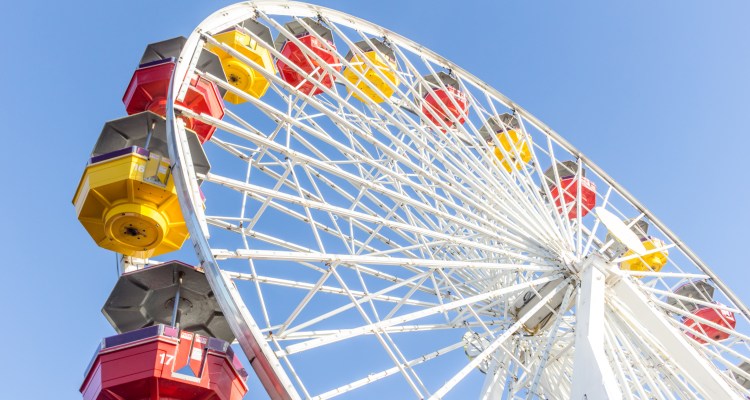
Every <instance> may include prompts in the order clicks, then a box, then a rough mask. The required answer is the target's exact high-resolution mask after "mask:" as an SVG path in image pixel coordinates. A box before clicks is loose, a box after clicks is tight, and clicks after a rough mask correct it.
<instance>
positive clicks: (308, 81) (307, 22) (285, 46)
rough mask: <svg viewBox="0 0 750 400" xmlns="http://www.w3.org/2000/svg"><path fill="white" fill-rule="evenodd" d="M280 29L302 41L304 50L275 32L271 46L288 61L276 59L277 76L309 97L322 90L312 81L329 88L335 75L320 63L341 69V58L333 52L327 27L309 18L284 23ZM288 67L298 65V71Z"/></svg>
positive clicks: (330, 35)
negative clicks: (274, 38)
mask: <svg viewBox="0 0 750 400" xmlns="http://www.w3.org/2000/svg"><path fill="white" fill-rule="evenodd" d="M284 28H286V29H287V30H288V31H289V33H291V34H292V36H294V37H295V38H296V39H297V40H298V41H299V42H300V43H301V44H302V46H303V47H304V49H303V48H301V47H300V46H299V45H298V44H297V43H295V42H294V41H292V40H291V39H289V38H288V37H287V36H285V35H284V34H281V33H279V35H278V36H277V37H276V40H275V41H274V47H275V48H276V50H277V51H278V52H279V53H281V55H283V56H284V57H286V58H287V59H288V60H289V61H288V62H287V61H285V60H282V59H277V60H276V68H277V69H278V70H279V75H280V76H281V79H283V80H284V81H285V82H286V83H288V84H290V85H292V86H294V87H295V88H297V90H299V91H300V92H302V93H305V94H307V95H311V96H314V95H317V94H320V93H323V89H322V88H320V87H319V86H316V84H315V83H318V84H319V85H321V86H324V87H326V88H329V89H330V88H332V87H333V82H334V80H335V77H334V76H333V75H332V74H331V73H330V72H329V71H328V70H327V69H326V68H324V67H323V65H324V64H325V65H327V66H328V67H330V68H332V69H334V70H335V71H341V60H339V57H338V53H337V52H336V45H335V44H334V43H333V33H332V32H331V30H330V29H328V28H326V27H325V26H323V25H322V24H321V23H319V22H317V21H315V20H313V19H311V18H302V20H301V21H297V20H294V21H291V22H288V23H286V24H285V25H284ZM310 53H312V54H310ZM313 54H314V55H313ZM315 56H317V57H320V59H317V58H316V57H315ZM292 66H296V67H298V68H299V69H301V70H302V72H298V71H296V70H295V69H294V68H293V67H292Z"/></svg>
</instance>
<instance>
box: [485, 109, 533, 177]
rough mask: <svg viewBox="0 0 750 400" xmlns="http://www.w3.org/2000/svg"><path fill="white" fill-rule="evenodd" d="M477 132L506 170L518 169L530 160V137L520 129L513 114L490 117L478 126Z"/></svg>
mask: <svg viewBox="0 0 750 400" xmlns="http://www.w3.org/2000/svg"><path fill="white" fill-rule="evenodd" d="M479 134H480V135H482V137H483V138H484V140H486V141H487V143H488V144H489V146H490V147H491V148H492V152H493V154H494V155H495V157H497V159H498V160H500V164H501V165H502V166H503V168H504V169H505V170H506V171H507V172H512V171H513V170H514V169H515V170H519V169H521V168H522V167H523V166H524V165H526V164H528V163H529V161H531V149H530V148H529V146H530V145H531V142H530V140H531V138H529V137H527V136H526V135H524V133H523V132H522V131H521V125H520V124H519V123H518V120H517V119H516V117H515V116H513V115H511V114H508V113H503V114H500V115H496V116H494V117H491V118H489V119H487V121H485V123H484V125H482V127H481V128H479Z"/></svg>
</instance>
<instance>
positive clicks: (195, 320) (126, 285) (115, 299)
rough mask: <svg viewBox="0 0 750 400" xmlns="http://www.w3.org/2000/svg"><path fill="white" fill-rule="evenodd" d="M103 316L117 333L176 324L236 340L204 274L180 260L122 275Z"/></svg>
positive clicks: (230, 340) (105, 305)
mask: <svg viewBox="0 0 750 400" xmlns="http://www.w3.org/2000/svg"><path fill="white" fill-rule="evenodd" d="M178 291H179V298H178V297H177V293H178ZM175 303H177V312H176V313H175ZM102 313H103V314H104V316H105V317H106V318H107V320H108V321H109V322H110V324H112V326H113V327H114V328H115V330H117V332H118V333H123V332H129V331H132V330H135V329H140V328H143V327H147V326H152V325H156V324H165V325H173V323H175V322H176V323H177V324H178V325H179V328H180V329H183V330H187V331H190V332H194V333H198V334H201V335H206V336H211V337H215V338H219V339H221V340H225V341H227V342H230V343H231V342H232V341H233V340H234V334H232V331H231V330H230V328H229V325H228V324H227V321H226V319H225V318H224V314H223V313H222V312H221V308H219V304H218V303H217V301H216V298H215V297H214V295H213V291H212V290H211V286H210V285H209V284H208V279H207V278H206V276H205V274H204V273H203V271H201V270H199V269H197V268H195V267H192V266H190V265H187V264H183V263H181V262H179V261H169V262H166V263H163V264H159V265H155V266H152V267H147V268H144V269H140V270H136V271H132V272H127V273H124V274H122V276H120V278H119V279H118V280H117V283H116V284H115V287H114V289H112V293H111V294H110V295H109V298H108V299H107V302H106V303H105V304H104V307H102Z"/></svg>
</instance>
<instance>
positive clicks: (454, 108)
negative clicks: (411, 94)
mask: <svg viewBox="0 0 750 400" xmlns="http://www.w3.org/2000/svg"><path fill="white" fill-rule="evenodd" d="M423 78H424V80H425V82H426V87H422V88H421V93H420V95H421V96H422V100H423V102H422V112H423V113H424V115H425V117H427V119H429V120H430V121H432V123H433V124H435V125H436V126H437V127H439V128H440V127H441V124H440V121H443V123H445V125H447V126H448V127H454V126H456V125H457V124H455V123H454V122H453V121H454V120H456V121H457V122H458V124H459V125H460V124H463V123H464V122H465V121H466V115H467V113H468V112H469V101H468V99H467V98H466V95H465V94H464V93H463V92H461V90H460V89H459V87H458V80H456V78H454V77H452V76H450V75H448V74H446V73H445V72H442V71H441V72H438V73H437V74H427V75H425V76H424V77H423ZM430 89H431V90H432V91H430Z"/></svg>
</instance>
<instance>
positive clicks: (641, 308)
mask: <svg viewBox="0 0 750 400" xmlns="http://www.w3.org/2000/svg"><path fill="white" fill-rule="evenodd" d="M258 11H262V12H263V13H266V14H271V15H284V16H292V17H311V18H314V17H316V16H318V15H321V14H322V15H325V18H326V19H327V20H329V21H331V22H334V23H335V24H338V25H340V26H345V27H348V28H352V29H356V30H360V31H364V32H367V33H370V34H373V35H376V36H382V37H387V38H388V40H389V41H390V42H392V43H395V44H397V45H398V46H400V47H401V48H404V49H408V50H410V51H411V52H413V53H415V54H418V55H419V56H420V57H423V58H425V59H428V60H430V61H431V62H433V63H435V64H437V65H442V66H443V67H444V68H446V69H449V70H452V71H454V72H456V73H457V74H459V75H460V76H461V77H462V79H464V80H465V81H470V82H472V83H473V84H474V85H475V86H476V87H477V88H481V89H482V90H483V91H485V92H486V93H488V94H489V95H491V96H492V97H493V98H494V99H495V100H496V101H498V102H500V103H502V104H503V105H505V106H506V107H507V108H508V109H511V110H513V111H514V112H515V113H516V114H517V115H518V116H520V118H521V119H522V120H523V122H526V123H529V124H531V125H533V127H534V128H535V129H537V130H538V131H540V132H543V133H544V134H545V135H547V136H548V138H551V139H552V140H554V141H555V142H556V143H557V144H558V145H559V146H561V147H563V148H564V149H565V150H567V151H568V152H569V153H570V154H572V155H575V157H576V158H577V159H578V160H579V161H580V162H582V163H585V164H586V166H587V167H588V168H589V169H590V170H592V171H593V172H595V173H596V174H597V175H598V176H599V177H600V178H601V179H602V180H604V181H606V183H607V184H608V185H610V187H611V188H612V189H613V190H614V191H615V192H617V193H618V194H619V195H620V196H621V197H622V198H624V199H625V200H627V201H628V202H630V203H631V204H632V205H633V206H634V207H635V208H636V209H637V210H638V211H640V212H641V213H642V215H643V216H645V217H646V218H648V220H649V221H650V222H651V223H652V224H653V225H654V226H656V227H657V228H658V229H660V230H661V232H662V233H663V234H664V235H665V236H666V237H667V238H668V239H669V240H670V241H671V242H672V243H673V244H674V245H675V246H677V247H678V248H679V249H680V250H681V251H682V252H683V253H684V254H685V255H686V257H687V258H688V259H689V260H690V261H692V263H694V264H695V265H696V266H697V267H698V268H699V269H700V271H701V272H702V274H704V275H705V276H706V277H708V278H710V279H711V280H712V281H713V282H714V283H715V285H716V286H717V287H718V288H719V289H720V290H721V291H722V292H723V293H724V295H725V296H726V297H727V298H728V299H729V300H730V301H731V302H732V303H733V305H734V306H735V307H736V308H737V309H738V310H739V312H741V313H742V315H744V316H745V318H750V310H749V309H748V308H747V307H746V306H745V305H744V304H743V302H742V301H741V300H740V299H739V297H737V296H736V295H735V294H734V293H733V292H732V291H731V289H729V287H728V286H726V285H725V284H724V283H723V282H722V281H721V280H720V279H719V278H718V276H716V275H715V274H714V273H713V272H712V271H711V270H710V268H708V267H707V266H706V265H705V263H704V262H703V261H702V260H701V259H700V258H699V257H698V256H697V255H696V254H695V253H694V252H692V251H691V250H690V249H689V248H688V247H687V246H686V245H685V244H684V243H683V242H682V241H681V240H680V239H679V238H678V237H677V236H676V235H675V234H674V233H673V232H672V231H670V230H669V229H668V228H667V227H666V226H665V225H664V224H662V223H661V222H660V221H659V220H658V219H657V218H656V216H655V215H653V213H651V212H650V211H649V210H648V209H647V208H646V207H644V206H643V205H642V204H640V203H639V202H638V201H637V200H636V199H635V198H634V197H633V196H632V195H631V194H630V193H629V192H628V191H626V190H625V189H624V188H622V187H621V186H620V185H619V184H618V183H617V182H615V181H614V180H612V179H611V178H610V177H609V176H608V175H607V174H606V173H605V172H604V171H602V170H601V169H600V168H599V167H598V166H596V164H595V163H593V162H592V161H591V160H589V159H588V158H587V157H585V156H584V155H583V154H582V153H581V152H580V151H578V150H577V149H576V148H575V147H573V146H572V145H571V144H570V143H568V142H567V141H566V140H565V139H564V138H563V137H562V136H561V135H559V134H558V133H556V132H555V131H554V130H552V129H551V128H549V127H548V126H547V125H545V124H544V123H543V122H541V121H540V120H539V119H537V118H536V117H534V116H533V115H532V114H531V113H529V112H527V111H526V110H524V109H523V108H522V107H521V106H519V105H518V104H516V103H514V102H513V101H512V100H510V99H509V98H507V97H506V96H504V95H503V94H502V93H500V92H498V91H497V90H495V89H494V88H492V87H490V86H488V85H486V84H485V83H483V82H482V81H480V80H479V79H477V78H476V77H474V76H473V75H472V74H470V73H469V72H468V71H465V70H463V69H462V68H460V67H459V66H457V65H455V64H453V63H451V62H449V61H447V60H445V59H444V58H442V57H440V56H439V55H437V54H436V53H434V52H432V51H430V50H428V49H425V48H424V47H422V46H420V45H419V44H417V43H414V42H413V41H410V40H409V39H406V38H404V37H402V36H400V35H398V34H396V33H394V32H391V31H388V30H386V29H384V28H382V27H380V26H378V25H375V24H372V23H370V22H367V21H363V20H361V19H358V18H356V17H353V16H350V15H348V14H345V13H341V12H338V11H335V10H331V9H327V8H324V7H319V6H314V5H310V4H304V3H296V2H289V1H280V0H258V1H254V2H246V3H239V4H236V5H232V6H229V7H226V8H224V9H221V10H219V11H217V12H215V13H214V14H212V15H211V16H209V17H208V18H206V19H205V20H204V21H203V22H202V23H201V24H200V25H199V26H198V27H197V28H196V29H195V30H194V31H193V33H192V34H191V35H190V36H189V37H188V40H187V43H186V44H185V46H184V48H183V50H182V53H181V55H180V57H179V59H178V60H177V64H176V68H175V70H174V74H173V79H172V81H171V83H170V89H169V99H171V101H169V102H167V139H168V147H169V156H170V159H172V160H174V163H175V164H174V166H173V170H172V172H173V176H174V180H175V185H176V187H177V190H178V195H179V201H180V205H181V208H182V212H183V216H184V217H185V220H186V223H187V226H188V229H189V231H190V233H191V240H192V243H193V246H194V248H195V250H196V254H197V256H198V258H199V261H200V263H201V266H202V267H203V268H204V270H205V272H206V276H207V277H208V280H209V283H210V284H211V287H212V288H213V290H214V293H215V295H216V298H217V300H218V301H219V304H220V306H221V308H222V310H223V312H224V314H225V316H226V319H227V321H228V322H229V324H230V327H231V329H232V331H233V332H234V333H235V335H236V337H237V340H238V342H239V345H240V346H241V348H242V349H243V351H244V352H245V354H246V355H247V357H248V359H249V360H250V362H251V365H252V367H253V369H254V371H255V373H256V374H257V376H258V378H259V379H260V381H261V383H262V384H263V386H264V387H265V389H266V391H267V392H268V394H269V396H270V397H271V398H272V399H301V398H303V396H302V395H301V394H300V393H298V391H297V390H296V389H295V386H294V384H293V380H292V378H290V377H289V376H288V374H287V372H286V371H285V370H284V368H283V367H282V366H281V364H280V362H279V359H278V357H277V356H276V355H275V353H274V351H273V349H272V348H271V347H270V346H269V344H268V343H267V342H266V340H265V339H264V335H263V333H262V332H261V330H260V328H259V327H258V325H257V324H256V322H255V319H254V318H253V316H252V315H251V313H250V311H249V310H248V308H247V307H246V306H245V304H244V302H243V301H242V299H241V298H240V296H239V293H238V292H237V289H236V287H235V286H234V284H233V283H232V282H231V280H230V277H229V276H228V275H227V274H226V273H223V272H222V270H221V268H220V267H219V265H218V263H217V262H216V253H215V252H214V251H213V250H212V248H211V246H210V244H209V241H208V238H207V236H208V226H207V222H206V217H205V215H204V214H203V210H202V209H201V207H200V204H201V201H200V194H199V192H198V184H197V182H198V181H199V178H202V177H198V176H196V173H195V171H194V170H193V167H192V165H191V163H190V159H191V158H190V154H189V150H188V146H187V140H186V131H185V127H184V125H183V124H182V123H181V122H180V119H179V118H176V117H175V111H176V108H175V102H177V101H178V100H179V99H181V98H182V97H183V96H184V95H185V93H186V90H187V86H188V83H189V79H184V77H187V76H190V75H191V73H192V72H193V70H194V68H195V64H196V63H197V59H198V56H199V54H200V51H201V49H202V48H203V45H204V44H205V43H206V41H207V40H210V39H208V37H207V35H206V34H207V33H209V34H210V33H216V32H220V31H222V30H224V29H227V28H229V27H231V26H234V25H236V24H238V23H240V22H241V21H243V20H246V19H248V18H251V17H253V16H254V15H255V14H256V13H257V12H258ZM291 40H294V39H291ZM300 47H302V46H300ZM386 101H390V99H386ZM391 105H392V106H393V107H397V106H398V105H397V104H391ZM179 111H180V112H182V113H183V115H184V114H188V115H190V112H189V110H185V109H180V110H179ZM196 117H204V118H205V116H198V115H196ZM212 122H214V123H215V124H216V125H218V126H222V127H224V126H223V125H221V122H220V121H212ZM226 128H227V129H230V128H229V127H226ZM579 207H580V204H579ZM240 256H241V255H240ZM264 256H269V257H270V256H272V255H269V254H265V255H264V254H262V252H258V253H255V254H252V257H255V258H262V257H264ZM282 256H286V257H293V258H295V259H300V260H309V261H317V262H332V261H338V262H340V261H342V255H336V258H335V259H334V258H326V257H325V255H311V254H306V253H297V254H292V253H290V254H287V255H274V257H282ZM248 257H249V255H248ZM362 260H363V258H362V257H359V258H357V261H360V262H361V261H362ZM343 261H346V260H343ZM377 261H378V262H382V259H379V260H377ZM393 262H394V263H402V262H404V261H403V260H393ZM450 263H451V262H450V261H440V260H435V261H434V265H435V266H446V267H450ZM498 267H502V266H501V265H498ZM612 269H613V268H612V265H609V264H608V263H607V262H606V261H604V260H603V259H599V258H596V257H595V258H592V259H590V260H588V261H587V262H586V263H584V264H582V265H580V271H578V275H579V278H580V282H581V290H580V291H579V294H578V306H577V318H578V322H577V327H578V329H576V336H575V347H576V354H575V361H574V371H588V373H587V374H584V373H578V374H576V373H574V377H573V382H572V398H584V395H585V396H587V398H589V399H593V398H619V397H621V396H622V395H623V393H621V389H620V388H619V386H618V384H617V377H616V375H617V374H618V373H621V372H618V371H615V370H613V369H612V368H611V367H610V366H609V363H608V361H607V359H606V356H605V355H604V346H603V342H602V341H603V338H604V337H606V336H607V335H612V332H608V331H607V330H606V329H605V327H604V320H605V319H606V318H607V317H606V316H605V310H604V291H603V289H604V285H605V282H607V284H608V285H610V287H611V288H612V290H613V291H614V292H615V293H616V294H617V296H618V301H619V302H620V305H621V306H622V310H628V311H629V315H625V316H624V317H625V318H630V319H632V320H633V321H637V322H635V323H637V324H640V325H641V326H642V327H643V330H644V331H647V332H650V333H651V335H650V336H649V340H652V341H653V342H654V343H656V344H658V345H659V347H660V348H661V349H663V350H665V351H666V352H668V355H669V356H671V357H672V359H674V360H675V363H676V364H679V365H680V366H681V373H682V374H683V376H685V377H686V378H687V379H688V380H689V382H690V385H692V386H693V387H694V389H695V390H696V391H697V392H699V393H702V394H704V395H706V396H718V397H719V398H727V399H729V398H735V397H737V393H736V392H735V391H733V390H732V389H731V388H729V387H728V386H727V385H726V384H725V381H724V379H723V378H722V377H721V376H719V375H720V374H719V373H718V372H717V370H716V368H714V367H713V366H712V365H709V362H708V361H707V360H706V359H705V358H704V357H703V356H702V355H701V354H699V352H698V351H697V350H696V349H695V348H694V347H693V346H691V345H690V344H689V342H688V339H686V338H685V336H684V334H682V332H680V331H679V330H678V329H676V328H675V327H674V326H673V325H671V324H670V323H668V322H667V321H665V320H664V317H663V315H662V314H660V313H659V312H658V311H657V310H656V309H655V308H654V307H653V305H652V301H651V300H650V299H649V298H647V297H646V296H645V295H644V294H643V291H642V288H639V287H637V286H636V285H635V284H634V283H633V282H632V281H631V280H630V279H628V278H627V277H626V276H625V275H627V274H620V275H616V274H613V273H612V272H611V271H612ZM644 274H645V275H648V273H644ZM549 280H551V278H550V279H549ZM558 290H562V287H558V288H557V290H555V291H554V292H552V293H550V294H549V295H548V297H551V296H552V295H553V294H555V293H557V291H558ZM653 290H655V291H656V290H657V289H653ZM567 298H568V296H566V299H567ZM544 304H545V301H541V302H540V303H539V305H538V307H541V306H543V305H544ZM626 312H627V311H626ZM636 316H637V317H636ZM522 323H523V321H521V320H519V321H517V322H516V323H515V324H514V327H515V329H514V327H511V328H509V329H508V330H507V336H510V335H511V334H512V333H513V332H515V330H517V329H518V328H519V327H520V325H521V324H522ZM557 323H559V320H558V321H557ZM504 335H505V334H504ZM507 336H506V338H507ZM502 343H503V338H502V337H501V338H499V340H495V341H494V342H493V343H492V345H491V346H490V347H488V348H487V349H485V350H484V352H483V353H482V355H484V354H485V353H486V354H489V353H490V352H491V351H493V349H497V348H498V346H500V345H501V344H502ZM482 355H480V356H478V357H476V358H475V359H474V360H472V361H471V362H470V363H468V364H467V365H466V366H465V367H464V368H463V369H462V371H461V372H460V373H459V374H458V375H456V376H455V377H454V378H455V379H457V380H460V379H461V376H462V375H461V374H466V373H468V372H469V371H471V370H473V369H475V368H476V367H477V366H478V365H479V364H480V362H482V361H483V360H484V358H483V357H482ZM545 356H546V354H545ZM641 367H645V366H641ZM495 379H496V377H495ZM529 379H533V380H535V381H536V380H538V379H539V376H538V375H537V376H534V377H529ZM592 380H593V382H599V383H601V384H600V385H597V384H592ZM455 383H456V382H447V383H446V385H445V386H443V387H442V388H441V389H440V390H438V391H437V392H435V393H433V394H432V397H431V398H441V397H442V395H443V394H445V393H446V392H447V391H449V390H450V389H451V388H452V385H454V384H455ZM654 384H655V385H658V383H654ZM500 386H501V385H498V382H494V381H492V377H491V376H490V374H488V380H487V383H486V385H485V388H484V389H483V393H484V396H485V398H496V397H494V396H499V395H500V394H499V393H498V390H499V388H500ZM530 395H531V394H530Z"/></svg>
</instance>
